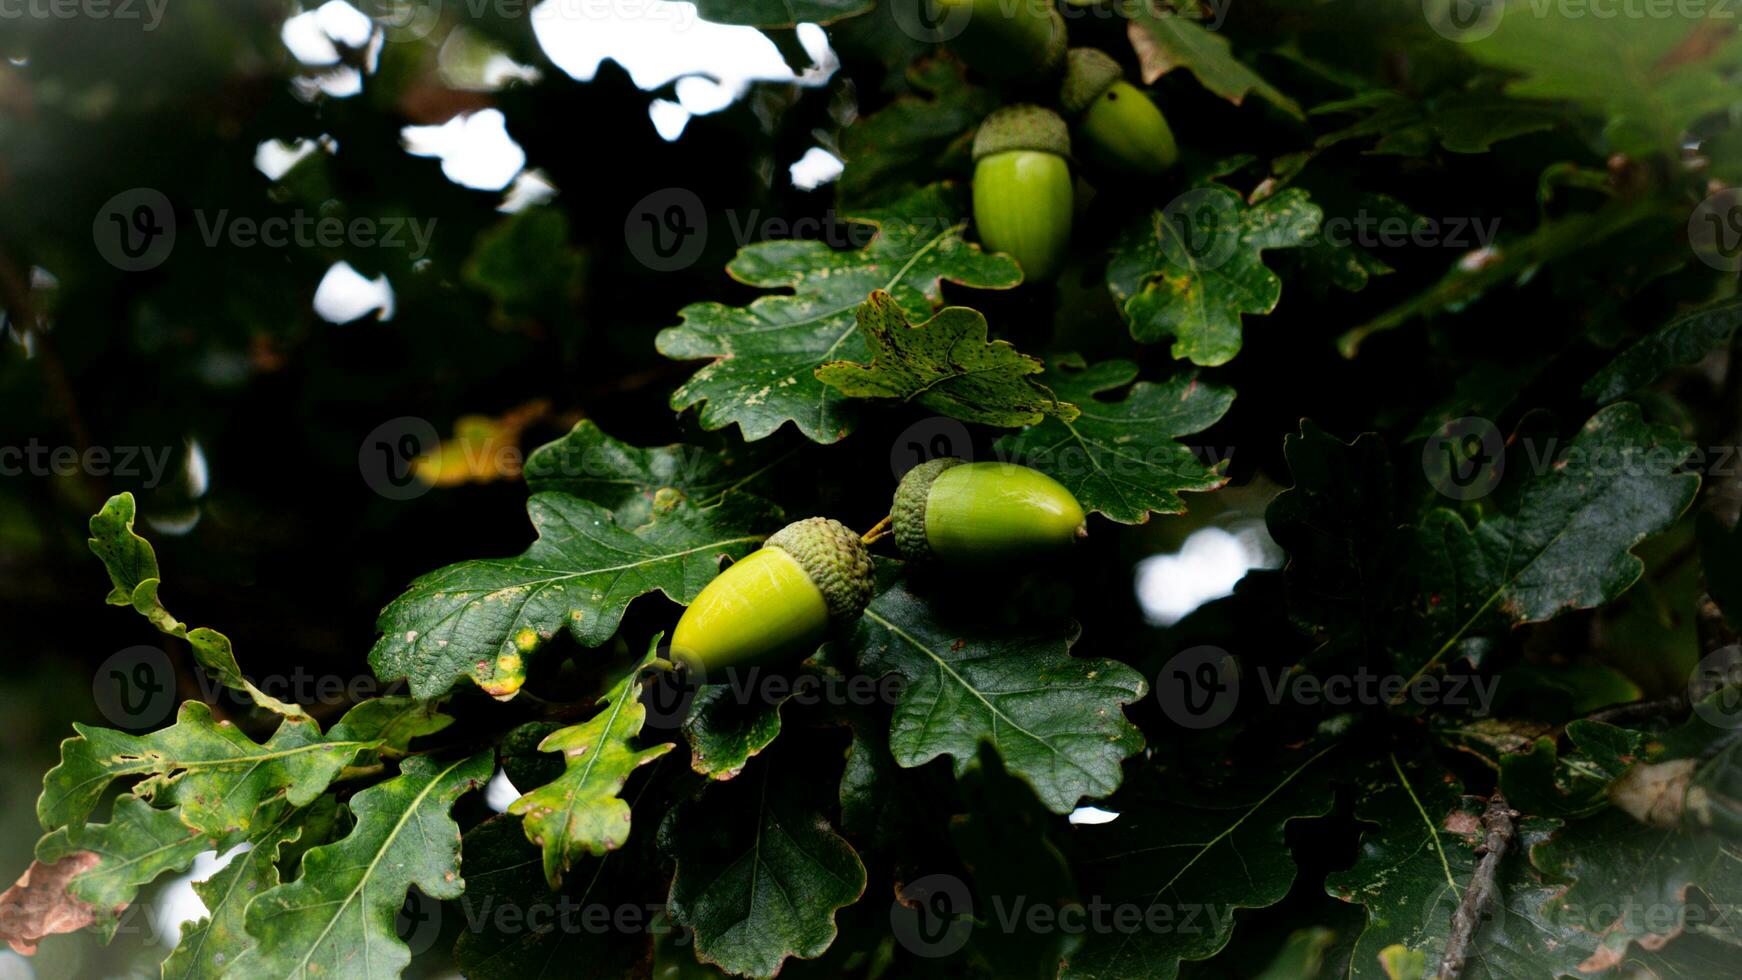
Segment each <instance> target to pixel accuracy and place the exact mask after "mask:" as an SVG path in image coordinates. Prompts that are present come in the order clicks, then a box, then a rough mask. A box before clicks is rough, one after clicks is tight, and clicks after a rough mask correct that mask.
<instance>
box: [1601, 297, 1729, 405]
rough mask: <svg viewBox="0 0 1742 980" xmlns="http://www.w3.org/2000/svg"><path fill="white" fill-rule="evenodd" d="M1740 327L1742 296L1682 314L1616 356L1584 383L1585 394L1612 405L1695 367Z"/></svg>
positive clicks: (1727, 341) (1721, 345) (1727, 340)
mask: <svg viewBox="0 0 1742 980" xmlns="http://www.w3.org/2000/svg"><path fill="white" fill-rule="evenodd" d="M1738 325H1742V296H1733V297H1731V298H1729V299H1725V300H1719V301H1718V302H1716V303H1712V304H1710V305H1708V306H1702V307H1700V308H1699V309H1697V310H1691V311H1689V312H1687V313H1683V314H1682V315H1681V316H1678V317H1676V318H1675V319H1673V320H1671V321H1669V322H1668V323H1666V324H1664V325H1663V326H1661V327H1659V328H1658V329H1657V330H1656V331H1655V332H1653V333H1651V334H1650V335H1648V336H1646V337H1644V338H1642V339H1640V341H1639V342H1638V343H1636V344H1634V345H1633V346H1631V347H1629V348H1627V349H1626V350H1624V351H1622V352H1621V353H1619V354H1617V355H1615V359H1614V360H1612V361H1610V362H1609V363H1608V364H1607V365H1606V366H1604V368H1603V370H1601V371H1598V372H1597V373H1596V374H1594V375H1592V376H1591V380H1589V381H1587V382H1585V387H1584V392H1583V394H1584V396H1585V397H1586V398H1590V399H1593V400H1595V401H1598V402H1609V401H1614V400H1615V399H1617V398H1620V397H1622V396H1624V395H1626V394H1627V393H1628V392H1631V391H1638V390H1639V389H1641V388H1643V387H1645V386H1646V385H1649V384H1651V383H1652V382H1653V381H1656V380H1657V379H1658V378H1661V377H1663V375H1664V373H1665V372H1667V371H1668V370H1669V369H1670V368H1672V367H1675V366H1676V365H1678V364H1692V363H1694V362H1695V361H1698V360H1699V359H1701V358H1703V357H1705V356H1706V355H1707V354H1710V353H1711V352H1712V351H1715V350H1717V349H1718V348H1720V347H1723V346H1724V345H1726V344H1728V343H1729V342H1730V338H1731V337H1732V336H1734V335H1735V333H1736V327H1737V326H1738Z"/></svg>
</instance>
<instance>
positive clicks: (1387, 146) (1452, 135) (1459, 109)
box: [1313, 89, 1562, 157]
mask: <svg viewBox="0 0 1742 980" xmlns="http://www.w3.org/2000/svg"><path fill="white" fill-rule="evenodd" d="M1369 110H1371V111H1369ZM1350 111H1359V112H1366V113H1367V115H1366V116H1365V117H1364V118H1362V119H1361V120H1360V121H1358V122H1356V123H1354V124H1352V125H1350V126H1348V127H1347V128H1344V129H1340V130H1338V131H1337V132H1334V133H1330V134H1327V135H1325V136H1321V137H1319V140H1318V143H1317V145H1318V146H1319V147H1321V148H1322V147H1329V146H1335V145H1336V144H1338V143H1341V142H1344V141H1346V140H1355V139H1365V138H1367V137H1370V136H1377V137H1379V141H1378V142H1377V143H1375V144H1374V147H1373V151H1372V152H1374V153H1377V154H1395V155H1398V156H1411V157H1418V156H1422V155H1424V154H1426V153H1428V152H1429V151H1430V150H1432V149H1433V148H1434V145H1435V144H1436V143H1437V144H1439V145H1440V146H1443V147H1445V148H1446V149H1447V150H1450V151H1451V152H1453V153H1487V152H1488V151H1489V150H1491V149H1493V148H1494V144H1495V143H1498V142H1500V141H1501V140H1506V139H1511V138H1512V137H1514V136H1522V135H1524V134H1525V133H1534V132H1539V131H1541V130H1544V129H1549V128H1552V127H1553V126H1554V125H1555V124H1556V123H1558V122H1559V121H1560V120H1561V118H1562V116H1561V113H1559V112H1558V111H1556V110H1555V109H1553V108H1552V107H1548V106H1543V105H1539V104H1535V103H1530V102H1521V101H1518V100H1516V99H1508V98H1506V97H1505V96H1501V95H1495V94H1492V93H1487V92H1454V93H1452V94H1450V95H1447V96H1444V97H1441V98H1436V99H1426V100H1416V99H1411V98H1408V97H1406V96H1403V95H1400V94H1398V93H1396V92H1393V91H1391V90H1389V89H1381V90H1376V91H1373V92H1367V93H1363V94H1362V95H1360V96H1357V97H1355V98H1353V99H1349V100H1346V101H1341V102H1334V103H1326V104H1324V105H1319V106H1315V107H1314V108H1313V114H1314V115H1320V114H1329V113H1340V112H1350Z"/></svg>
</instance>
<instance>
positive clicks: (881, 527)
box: [859, 515, 895, 545]
mask: <svg viewBox="0 0 1742 980" xmlns="http://www.w3.org/2000/svg"><path fill="white" fill-rule="evenodd" d="M894 526H895V517H894V516H893V515H890V516H886V517H884V518H883V519H882V520H880V521H878V522H877V523H876V524H875V525H874V526H873V527H872V528H871V530H869V531H866V532H865V533H864V534H861V535H859V540H860V541H861V542H863V543H865V544H868V545H870V544H876V543H877V542H879V541H882V540H883V539H884V538H887V537H889V534H890V529H891V528H893V527H894Z"/></svg>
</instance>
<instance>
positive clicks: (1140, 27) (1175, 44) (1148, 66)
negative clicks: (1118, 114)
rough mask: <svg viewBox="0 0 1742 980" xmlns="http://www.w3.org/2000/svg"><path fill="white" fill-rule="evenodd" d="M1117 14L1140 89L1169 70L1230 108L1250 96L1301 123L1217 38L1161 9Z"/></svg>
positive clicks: (1140, 7)
mask: <svg viewBox="0 0 1742 980" xmlns="http://www.w3.org/2000/svg"><path fill="white" fill-rule="evenodd" d="M1121 11H1122V12H1123V13H1124V14H1125V15H1126V16H1127V17H1129V18H1130V19H1131V23H1130V24H1129V25H1127V28H1128V29H1127V31H1126V33H1127V35H1128V36H1129V37H1130V39H1131V47H1132V48H1133V49H1134V50H1135V51H1136V52H1137V60H1138V62H1139V63H1140V64H1141V65H1142V69H1143V81H1144V83H1145V84H1149V83H1153V82H1154V81H1155V80H1156V79H1157V78H1160V77H1161V76H1163V75H1165V74H1167V73H1168V72H1170V71H1173V70H1174V69H1175V68H1185V69H1186V70H1188V71H1190V72H1191V73H1192V74H1193V75H1194V76H1196V77H1197V80H1198V81H1199V82H1200V83H1201V84H1202V85H1203V86H1204V87H1205V88H1207V89H1209V90H1210V91H1212V92H1214V93H1216V94H1217V95H1219V96H1221V97H1222V98H1224V99H1227V100H1228V101H1229V102H1232V103H1234V104H1235V105H1239V104H1240V103H1242V102H1244V101H1245V99H1246V96H1247V95H1251V94H1256V95H1257V96H1258V97H1259V98H1261V99H1263V100H1265V101H1266V102H1269V103H1270V104H1271V105H1274V106H1276V107H1277V108H1279V109H1281V110H1282V111H1284V112H1286V113H1288V114H1289V115H1291V116H1294V117H1295V118H1297V119H1304V118H1305V116H1304V115H1303V114H1302V113H1301V111H1300V106H1299V105H1298V104H1296V103H1295V101H1294V100H1293V99H1291V98H1289V97H1288V96H1286V95H1283V94H1282V92H1281V91H1279V90H1278V89H1277V88H1276V86H1274V85H1272V84H1270V83H1269V82H1267V81H1265V80H1264V79H1263V78H1261V77H1260V76H1259V75H1258V73H1257V72H1255V71H1253V70H1252V69H1250V68H1248V67H1246V65H1245V64H1244V63H1242V62H1241V61H1240V60H1239V59H1238V58H1235V57H1234V54H1233V52H1232V51H1231V50H1230V47H1229V43H1228V39H1227V38H1226V37H1225V36H1223V35H1222V34H1221V33H1219V32H1217V31H1213V30H1210V29H1209V28H1207V27H1205V26H1203V25H1202V24H1199V23H1198V22H1197V21H1196V20H1193V19H1191V18H1188V17H1185V16H1182V15H1180V14H1179V13H1176V12H1175V11H1174V9H1173V8H1171V7H1168V6H1165V5H1163V4H1133V5H1131V6H1129V7H1124V8H1121Z"/></svg>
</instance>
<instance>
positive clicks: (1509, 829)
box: [1437, 787, 1518, 980]
mask: <svg viewBox="0 0 1742 980" xmlns="http://www.w3.org/2000/svg"><path fill="white" fill-rule="evenodd" d="M1517 816H1518V811H1517V810H1514V809H1512V807H1511V806H1510V805H1508V804H1507V802H1506V797H1505V796H1504V795H1502V794H1501V792H1500V788H1499V787H1495V789H1494V795H1493V796H1490V797H1488V811H1487V812H1486V813H1484V814H1482V825H1483V826H1484V827H1486V828H1487V829H1488V837H1487V839H1486V840H1484V841H1483V842H1482V845H1481V846H1480V847H1479V848H1477V853H1479V854H1481V855H1482V860H1480V861H1478V862H1476V871H1475V873H1474V874H1472V875H1471V876H1470V887H1469V888H1466V889H1464V898H1463V900H1462V901H1460V902H1459V903H1458V907H1457V909H1455V910H1454V911H1453V912H1452V931H1451V933H1450V934H1449V935H1447V936H1446V949H1445V952H1444V953H1443V954H1441V956H1440V972H1439V973H1438V974H1437V975H1438V977H1439V980H1457V978H1458V977H1460V976H1462V975H1463V973H1464V964H1465V963H1467V962H1468V961H1469V959H1470V948H1471V946H1472V945H1473V944H1474V942H1475V940H1476V930H1477V928H1479V927H1480V926H1481V924H1482V920H1483V917H1484V914H1485V913H1486V911H1487V908H1488V905H1489V903H1491V902H1494V901H1496V900H1497V899H1498V897H1499V894H1500V885H1499V883H1498V882H1497V881H1496V880H1495V879H1496V878H1497V877H1498V875H1499V873H1500V863H1501V862H1502V861H1503V860H1505V858H1506V848H1507V846H1508V845H1510V844H1511V843H1512V838H1513V835H1514V834H1515V833H1516V832H1517V828H1516V827H1515V826H1514V825H1513V823H1512V820H1513V818H1515V817H1517Z"/></svg>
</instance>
